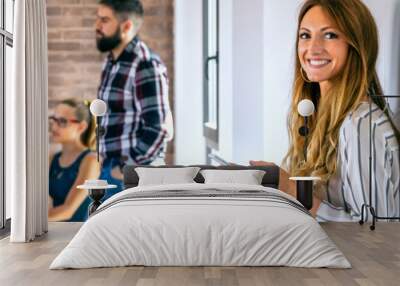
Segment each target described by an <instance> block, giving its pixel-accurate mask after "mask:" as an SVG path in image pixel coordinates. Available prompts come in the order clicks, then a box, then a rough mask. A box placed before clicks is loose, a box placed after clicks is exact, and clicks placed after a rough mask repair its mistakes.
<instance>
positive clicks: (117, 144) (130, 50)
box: [98, 37, 170, 166]
mask: <svg viewBox="0 0 400 286" xmlns="http://www.w3.org/2000/svg"><path fill="white" fill-rule="evenodd" d="M98 98H100V99H102V100H104V101H105V102H106V103H107V106H108V110H107V113H106V114H105V116H103V117H102V119H101V126H102V127H104V129H105V134H104V136H102V137H101V138H100V140H99V144H100V148H99V150H100V154H101V156H102V157H103V159H111V158H112V159H117V160H118V162H120V166H121V165H124V164H150V163H151V162H152V161H153V160H155V159H156V158H157V157H158V156H159V155H160V153H162V152H163V149H164V147H165V145H166V140H165V139H166V136H167V130H166V128H165V120H166V116H167V114H168V112H170V108H169V102H168V77H167V69H166V67H165V65H164V64H163V63H162V62H161V60H160V58H159V57H158V56H157V55H155V54H154V53H153V52H152V51H151V50H150V49H149V48H148V47H147V46H146V44H144V43H143V42H142V41H140V40H139V38H138V37H135V38H134V39H133V40H132V42H130V43H129V44H128V45H127V46H126V48H125V50H124V51H123V52H122V53H121V55H120V56H119V58H118V59H117V60H116V61H114V60H113V58H112V55H111V53H110V54H109V55H108V57H107V58H106V60H105V63H104V65H103V71H102V76H101V84H100V87H99V91H98Z"/></svg>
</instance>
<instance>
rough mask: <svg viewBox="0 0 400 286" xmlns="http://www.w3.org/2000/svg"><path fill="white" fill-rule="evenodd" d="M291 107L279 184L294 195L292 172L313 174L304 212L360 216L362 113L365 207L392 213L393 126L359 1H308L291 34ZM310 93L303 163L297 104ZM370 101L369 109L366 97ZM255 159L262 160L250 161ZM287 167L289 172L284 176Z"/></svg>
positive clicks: (373, 39) (395, 183)
mask: <svg viewBox="0 0 400 286" xmlns="http://www.w3.org/2000/svg"><path fill="white" fill-rule="evenodd" d="M297 35H298V37H297V41H296V47H297V57H296V64H295V78H294V88H293V96H292V101H291V109H290V112H289V116H288V129H289V138H290V146H289V150H288V153H287V155H286V157H285V159H284V164H283V166H284V167H283V169H281V175H282V176H281V186H282V188H281V190H283V191H286V192H288V193H291V194H294V193H295V190H294V189H295V186H294V185H293V184H291V183H290V182H288V181H287V178H288V176H289V174H290V175H292V176H310V175H311V176H319V177H321V178H322V181H321V182H322V183H320V184H318V185H317V186H316V195H315V198H314V208H313V210H312V212H313V213H314V214H315V215H316V216H317V217H318V218H319V219H320V220H332V221H352V220H359V219H360V212H361V206H362V204H364V203H368V201H367V200H368V196H369V167H368V157H369V144H368V142H369V118H370V115H371V116H372V127H373V138H374V140H373V157H374V158H373V159H374V160H373V179H372V184H373V186H372V191H373V194H374V196H373V201H372V205H373V206H375V208H376V209H377V212H378V215H380V216H393V215H396V216H398V215H399V208H400V206H399V200H398V196H399V176H400V172H399V145H398V142H399V133H398V131H397V130H396V129H395V128H394V126H393V124H392V122H391V120H390V118H389V116H388V111H387V110H386V109H385V101H384V99H383V98H375V97H374V98H370V97H369V95H371V94H378V95H381V94H382V93H383V92H382V89H381V85H380V82H379V79H378V76H377V72H376V67H375V66H376V60H377V56H378V32H377V27H376V24H375V21H374V19H373V17H372V15H371V13H370V11H369V10H368V8H367V7H366V6H365V5H364V4H363V3H362V2H361V1H360V0H308V1H305V3H304V4H303V6H302V8H301V10H300V14H299V19H298V33H297ZM303 99H310V100H312V101H313V102H314V104H315V106H316V113H314V115H313V116H312V117H311V120H310V134H309V142H310V143H309V144H308V146H307V161H305V158H304V153H303V146H304V144H305V142H304V141H305V140H304V137H302V136H300V134H299V128H300V127H301V126H302V125H303V118H302V117H300V115H299V114H298V112H297V105H298V103H299V102H300V101H301V100H303ZM370 99H371V100H372V101H373V104H372V113H370V111H369V103H368V102H369V100H370ZM252 163H253V164H262V162H252ZM288 173H289V174H288Z"/></svg>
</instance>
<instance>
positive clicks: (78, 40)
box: [47, 0, 174, 163]
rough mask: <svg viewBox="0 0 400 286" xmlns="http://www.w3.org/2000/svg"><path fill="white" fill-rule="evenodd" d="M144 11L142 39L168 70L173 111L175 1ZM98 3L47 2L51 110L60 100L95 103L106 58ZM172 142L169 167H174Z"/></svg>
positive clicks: (151, 0)
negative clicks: (99, 44)
mask: <svg viewBox="0 0 400 286" xmlns="http://www.w3.org/2000/svg"><path fill="white" fill-rule="evenodd" d="M142 2H143V5H144V8H145V17H144V25H143V26H142V30H141V32H140V37H141V39H142V40H143V41H145V42H146V43H147V44H148V45H149V46H150V48H152V49H153V50H154V51H156V52H157V53H158V54H159V55H160V57H161V58H162V60H163V61H164V62H165V64H166V65H167V67H168V73H169V78H170V93H169V98H170V103H171V108H173V104H174V101H173V94H174V91H173V74H174V71H173V68H174V66H173V62H174V59H173V20H174V5H173V0H142ZM96 8H97V0H47V26H48V54H49V108H52V106H54V104H55V103H56V102H57V101H59V100H60V99H64V98H68V97H76V98H80V99H82V100H83V99H94V98H96V96H97V88H98V85H99V78H100V72H101V66H102V62H103V58H104V55H102V54H100V53H99V52H98V51H97V49H96V42H95V32H94V21H95V19H96ZM173 145H174V144H173V142H170V144H169V146H168V151H167V153H168V154H167V163H173V153H174V148H173Z"/></svg>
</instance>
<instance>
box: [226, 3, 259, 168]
mask: <svg viewBox="0 0 400 286" xmlns="http://www.w3.org/2000/svg"><path fill="white" fill-rule="evenodd" d="M233 3H234V4H233V45H232V47H233V63H232V66H233V67H232V68H233V75H232V76H233V91H232V96H233V120H232V124H233V161H234V162H236V163H239V164H246V163H248V161H249V160H250V159H257V158H259V157H260V155H262V153H263V132H262V130H264V120H263V94H264V78H263V72H264V71H263V65H262V59H263V57H264V47H263V30H264V27H263V18H264V15H263V10H264V9H263V7H264V0H251V1H249V0H235V1H233Z"/></svg>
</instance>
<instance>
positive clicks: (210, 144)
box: [203, 0, 220, 161]
mask: <svg viewBox="0 0 400 286" xmlns="http://www.w3.org/2000/svg"><path fill="white" fill-rule="evenodd" d="M213 2H215V4H216V31H215V35H216V39H214V40H215V41H216V53H215V54H211V55H210V54H209V46H208V45H209V21H208V19H209V15H208V6H209V4H210V3H213ZM219 5H220V3H219V0H205V1H203V62H204V67H203V69H204V70H203V135H204V137H205V139H206V151H207V152H206V153H207V161H208V157H209V154H210V152H211V150H212V149H215V150H218V148H219V146H218V142H219V131H218V130H219V112H218V110H219V30H220V29H219V14H220V13H219V11H220V10H219V8H220V6H219ZM210 62H215V64H216V85H215V89H216V90H215V94H216V106H215V109H216V122H215V123H216V128H212V127H211V126H210V124H209V119H210V116H209V115H210V110H209V78H208V73H209V69H208V68H209V64H210Z"/></svg>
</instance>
